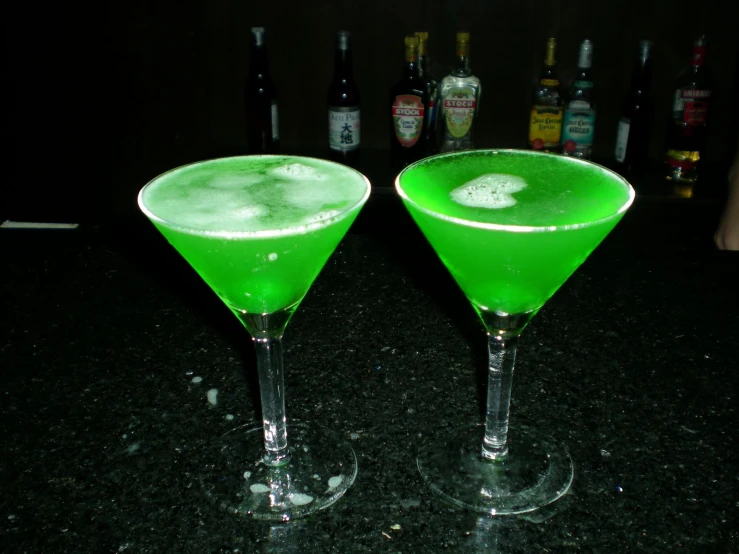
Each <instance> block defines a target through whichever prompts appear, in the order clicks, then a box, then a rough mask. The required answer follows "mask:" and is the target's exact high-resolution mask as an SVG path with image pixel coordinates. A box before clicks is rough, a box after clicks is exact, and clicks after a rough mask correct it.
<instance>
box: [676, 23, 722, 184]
mask: <svg viewBox="0 0 739 554" xmlns="http://www.w3.org/2000/svg"><path fill="white" fill-rule="evenodd" d="M705 57H706V37H705V35H701V36H700V37H699V38H697V39H696V40H695V41H693V50H692V55H691V58H690V63H689V65H688V67H687V68H686V69H685V70H684V71H683V72H682V73H681V74H680V76H678V78H677V80H676V81H675V85H674V88H673V90H674V96H673V103H672V117H671V118H670V122H669V126H668V130H667V141H666V142H667V156H666V159H667V171H666V174H665V178H666V179H667V180H668V181H672V182H674V183H676V184H681V185H682V184H684V185H692V184H695V183H696V182H697V180H698V162H699V161H700V159H701V156H702V155H703V152H704V150H705V145H706V124H707V122H708V110H709V105H710V101H711V95H712V92H713V83H712V79H711V77H710V75H708V73H707V72H706V68H705Z"/></svg>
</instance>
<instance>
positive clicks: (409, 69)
mask: <svg viewBox="0 0 739 554" xmlns="http://www.w3.org/2000/svg"><path fill="white" fill-rule="evenodd" d="M420 75H421V66H420V65H419V63H418V57H415V58H413V59H408V58H406V60H405V63H404V64H403V77H404V78H406V79H407V78H411V77H419V76H420Z"/></svg>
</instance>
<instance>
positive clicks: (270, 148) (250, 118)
mask: <svg viewBox="0 0 739 554" xmlns="http://www.w3.org/2000/svg"><path fill="white" fill-rule="evenodd" d="M244 109H245V112H246V137H247V146H248V148H249V153H251V154H261V153H269V152H276V151H277V150H279V147H280V133H279V129H278V117H277V88H276V87H275V83H274V81H272V77H271V76H270V74H269V62H268V59H267V48H266V46H265V31H264V27H252V29H251V56H250V64H249V74H248V76H247V79H246V88H245V89H244Z"/></svg>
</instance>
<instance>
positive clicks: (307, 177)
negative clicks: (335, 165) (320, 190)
mask: <svg viewBox="0 0 739 554" xmlns="http://www.w3.org/2000/svg"><path fill="white" fill-rule="evenodd" d="M270 173H271V174H272V175H274V176H276V177H281V178H282V179H289V180H291V181H322V180H323V179H324V177H325V175H324V173H322V172H320V171H318V170H317V169H314V168H312V167H310V166H309V165H305V164H301V163H292V164H285V165H281V166H278V167H275V168H274V169H272V170H271V171H270Z"/></svg>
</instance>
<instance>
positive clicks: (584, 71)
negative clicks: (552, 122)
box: [562, 39, 595, 160]
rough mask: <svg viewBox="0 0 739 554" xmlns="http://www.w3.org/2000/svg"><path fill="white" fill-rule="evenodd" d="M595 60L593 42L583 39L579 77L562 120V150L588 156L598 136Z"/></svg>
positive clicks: (567, 98)
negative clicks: (596, 128) (594, 74)
mask: <svg viewBox="0 0 739 554" xmlns="http://www.w3.org/2000/svg"><path fill="white" fill-rule="evenodd" d="M592 64H593V43H592V42H591V41H590V40H587V39H586V40H583V41H582V42H581V43H580V54H579V56H578V60H577V77H575V80H574V81H573V82H572V85H571V86H570V88H569V90H568V91H567V97H566V100H565V113H564V119H563V121H562V153H563V154H564V155H566V156H573V157H576V158H584V159H586V160H589V159H590V158H591V156H592V153H593V138H594V136H595V96H594V87H593V78H592V77H591V75H590V68H591V66H592Z"/></svg>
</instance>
